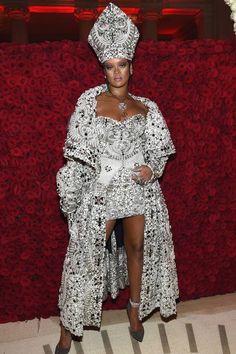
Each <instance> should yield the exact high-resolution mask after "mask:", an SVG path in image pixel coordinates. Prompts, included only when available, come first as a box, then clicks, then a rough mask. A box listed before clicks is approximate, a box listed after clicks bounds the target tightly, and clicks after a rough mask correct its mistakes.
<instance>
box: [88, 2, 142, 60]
mask: <svg viewBox="0 0 236 354" xmlns="http://www.w3.org/2000/svg"><path fill="white" fill-rule="evenodd" d="M138 38H139V31H138V28H137V27H136V26H135V25H134V23H133V22H132V21H131V20H130V18H129V17H128V16H127V15H126V14H125V13H124V12H123V11H122V10H121V9H120V8H119V7H118V6H116V5H114V4H112V3H109V4H108V5H107V7H106V8H105V9H104V11H103V12H102V13H101V14H100V16H99V17H98V19H97V21H96V22H95V23H94V25H93V28H92V29H91V31H90V33H89V36H88V42H89V44H90V45H91V46H92V48H93V50H94V51H95V53H96V54H97V57H98V60H99V61H100V62H101V63H104V62H105V61H106V60H108V59H112V58H126V59H128V60H132V58H133V56H134V51H135V47H136V44H137V41H138Z"/></svg>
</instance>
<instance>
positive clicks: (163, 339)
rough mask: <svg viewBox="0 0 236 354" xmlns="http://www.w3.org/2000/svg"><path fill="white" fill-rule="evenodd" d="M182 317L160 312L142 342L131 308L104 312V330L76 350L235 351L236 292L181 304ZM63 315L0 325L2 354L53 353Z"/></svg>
mask: <svg viewBox="0 0 236 354" xmlns="http://www.w3.org/2000/svg"><path fill="white" fill-rule="evenodd" d="M177 309H178V316H177V319H174V320H172V321H170V322H163V321H162V320H161V318H160V316H159V313H155V314H154V315H153V316H152V317H151V318H150V319H148V320H147V321H146V322H145V323H144V328H145V337H144V340H143V342H142V343H138V342H136V341H135V340H133V339H132V338H131V337H130V335H129V331H128V325H129V324H128V320H127V315H126V311H124V310H113V311H112V310H111V311H104V313H103V321H102V326H101V330H100V331H94V330H87V331H85V332H84V337H83V340H82V341H81V342H75V341H74V342H73V344H72V347H71V351H70V353H71V354H155V353H156V354H159V353H160V354H161V353H173V354H185V353H201V354H236V293H233V294H226V295H218V296H213V297H206V298H201V299H198V300H191V301H186V302H180V303H179V304H178V305H177ZM58 322H59V319H58V317H50V318H48V319H40V320H38V319H35V320H32V321H25V322H16V323H7V324H1V325H0V354H53V353H54V348H55V345H56V343H57V341H58V338H59V326H58Z"/></svg>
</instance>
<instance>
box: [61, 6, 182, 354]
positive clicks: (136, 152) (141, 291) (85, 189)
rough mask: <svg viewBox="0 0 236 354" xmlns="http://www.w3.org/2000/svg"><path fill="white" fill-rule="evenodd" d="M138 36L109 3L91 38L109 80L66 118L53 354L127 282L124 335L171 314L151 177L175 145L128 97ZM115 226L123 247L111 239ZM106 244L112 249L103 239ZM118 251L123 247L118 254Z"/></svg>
mask: <svg viewBox="0 0 236 354" xmlns="http://www.w3.org/2000/svg"><path fill="white" fill-rule="evenodd" d="M138 37H139V34H138V30H137V28H136V26H135V25H134V24H133V23H132V22H131V20H130V19H129V18H128V16H127V15H125V14H124V12H122V11H121V10H120V9H119V8H118V7H117V6H115V5H113V4H111V3H110V4H109V5H108V6H107V7H106V9H105V10H104V11H103V12H102V14H101V15H100V16H99V18H98V20H97V21H96V23H95V24H94V27H93V29H92V30H91V32H90V35H89V43H90V44H91V46H92V47H93V49H94V51H95V52H96V54H97V55H98V59H99V61H100V62H101V63H102V65H103V70H104V75H105V79H106V84H104V85H101V86H97V87H95V88H92V89H90V90H88V91H86V92H85V93H83V94H82V95H81V97H80V98H79V100H78V102H77V106H76V109H75V111H74V113H73V115H72V117H71V119H70V122H69V127H68V134H67V139H66V142H65V147H64V156H65V157H66V159H67V160H68V161H67V163H66V165H65V166H63V167H62V168H61V169H60V170H59V172H58V175H57V185H58V192H59V195H60V197H61V200H60V202H61V208H62V210H63V212H64V213H65V214H66V215H67V217H68V223H69V232H70V242H69V246H68V250H67V254H66V258H65V262H64V268H63V275H62V284H61V288H60V295H59V307H60V310H61V312H60V318H61V338H60V342H59V343H58V345H57V347H56V354H62V353H64V354H65V353H68V352H69V350H70V345H71V334H75V335H77V336H81V335H82V334H83V326H85V325H88V326H98V327H99V326H100V321H101V311H102V302H103V300H104V299H105V298H106V295H107V292H108V291H109V292H110V293H111V296H112V298H116V296H117V294H118V291H119V288H124V287H125V286H126V285H128V284H129V286H130V300H129V302H128V305H127V313H128V317H129V321H130V334H131V335H132V336H133V338H135V339H136V340H138V341H142V340H143V336H144V329H143V326H142V319H143V318H144V317H146V316H147V315H148V314H150V313H151V312H152V311H153V310H154V309H155V308H157V307H160V312H161V314H162V315H163V316H164V317H168V316H170V315H172V314H174V313H176V303H175V300H176V298H177V297H178V286H177V275H176V269H175V261H174V250H173V243H172V236H171V232H170V225H169V218H168V211H167V208H166V205H165V201H164V198H163V195H162V192H161V190H160V186H159V183H158V181H157V179H158V177H160V176H161V175H162V173H163V170H164V166H165V164H166V161H167V159H168V155H169V154H171V153H173V152H174V151H175V150H174V145H173V143H172V140H171V138H170V134H169V131H168V128H167V126H166V123H165V121H164V119H163V117H162V115H161V113H160V111H159V110H158V107H157V106H156V104H155V103H154V102H152V101H150V100H149V99H147V98H142V97H135V96H133V95H131V94H130V93H129V92H128V83H129V78H130V75H132V72H133V67H132V63H131V60H132V57H133V54H134V50H135V46H136V43H137V40H138ZM117 219H121V220H122V226H123V232H124V247H118V245H117V242H116V237H115V233H114V227H115V224H116V221H117ZM108 240H110V241H111V252H109V251H108V250H107V249H106V247H105V246H106V241H108ZM124 248H125V249H124Z"/></svg>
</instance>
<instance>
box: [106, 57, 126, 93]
mask: <svg viewBox="0 0 236 354" xmlns="http://www.w3.org/2000/svg"><path fill="white" fill-rule="evenodd" d="M103 69H104V73H105V77H106V80H107V82H108V83H109V84H110V85H111V86H113V87H117V88H118V87H123V86H125V85H126V84H127V83H128V81H129V77H130V74H132V64H131V63H129V61H128V60H127V59H118V58H114V59H109V60H107V61H105V63H104V64H103Z"/></svg>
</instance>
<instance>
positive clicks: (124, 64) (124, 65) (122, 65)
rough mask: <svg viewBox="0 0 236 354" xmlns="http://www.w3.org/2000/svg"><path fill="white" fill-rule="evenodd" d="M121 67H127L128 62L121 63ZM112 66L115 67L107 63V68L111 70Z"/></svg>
mask: <svg viewBox="0 0 236 354" xmlns="http://www.w3.org/2000/svg"><path fill="white" fill-rule="evenodd" d="M119 67H120V68H125V67H126V63H121V64H119ZM112 68H113V66H111V65H107V66H106V70H111V69H112Z"/></svg>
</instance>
